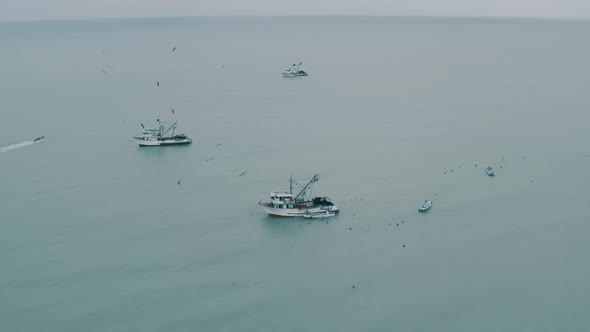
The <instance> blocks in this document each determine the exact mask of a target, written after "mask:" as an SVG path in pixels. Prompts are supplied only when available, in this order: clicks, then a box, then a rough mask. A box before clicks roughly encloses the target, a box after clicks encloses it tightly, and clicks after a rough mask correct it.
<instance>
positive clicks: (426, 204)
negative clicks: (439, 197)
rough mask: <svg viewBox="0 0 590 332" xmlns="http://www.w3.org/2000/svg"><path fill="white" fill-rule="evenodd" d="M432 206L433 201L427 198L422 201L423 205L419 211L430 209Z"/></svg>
mask: <svg viewBox="0 0 590 332" xmlns="http://www.w3.org/2000/svg"><path fill="white" fill-rule="evenodd" d="M431 206H432V201H430V200H426V201H424V202H423V203H422V205H420V207H419V208H418V211H420V212H425V211H428V209H430V207H431Z"/></svg>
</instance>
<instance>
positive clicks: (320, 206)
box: [258, 174, 338, 217]
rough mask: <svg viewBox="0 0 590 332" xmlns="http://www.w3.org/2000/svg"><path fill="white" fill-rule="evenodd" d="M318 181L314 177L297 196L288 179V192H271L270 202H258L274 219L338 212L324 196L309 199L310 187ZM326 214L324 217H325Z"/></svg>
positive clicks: (316, 177)
mask: <svg viewBox="0 0 590 332" xmlns="http://www.w3.org/2000/svg"><path fill="white" fill-rule="evenodd" d="M319 180H320V176H319V175H318V174H316V175H314V176H313V177H312V178H311V180H309V182H307V184H305V185H304V186H303V188H302V189H301V190H300V191H299V193H298V194H297V195H294V194H293V178H292V177H289V192H285V191H272V192H271V193H270V200H269V201H267V202H258V205H260V206H262V208H263V209H264V211H266V213H268V215H270V216H276V217H303V216H304V215H315V214H322V213H323V214H326V213H327V212H329V213H327V214H330V215H333V214H335V213H337V212H338V205H336V203H334V202H333V201H332V200H331V199H329V198H328V197H324V196H314V197H311V187H312V185H313V184H314V183H316V182H318V181H319ZM327 214H326V215H327Z"/></svg>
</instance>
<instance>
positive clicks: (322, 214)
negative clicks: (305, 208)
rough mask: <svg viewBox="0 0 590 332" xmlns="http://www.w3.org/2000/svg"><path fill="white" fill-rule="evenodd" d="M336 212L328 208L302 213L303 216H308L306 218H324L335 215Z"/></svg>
mask: <svg viewBox="0 0 590 332" xmlns="http://www.w3.org/2000/svg"><path fill="white" fill-rule="evenodd" d="M335 215H336V213H335V212H334V211H329V210H320V211H318V212H308V213H305V214H304V215H303V218H308V219H318V218H319V219H324V218H330V217H333V216H335Z"/></svg>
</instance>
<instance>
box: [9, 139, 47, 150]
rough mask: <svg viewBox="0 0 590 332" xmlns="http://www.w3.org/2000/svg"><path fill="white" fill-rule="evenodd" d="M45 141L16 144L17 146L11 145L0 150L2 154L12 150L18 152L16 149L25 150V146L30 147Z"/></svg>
mask: <svg viewBox="0 0 590 332" xmlns="http://www.w3.org/2000/svg"><path fill="white" fill-rule="evenodd" d="M42 141H43V140H40V141H37V142H35V141H25V142H20V143H16V144H10V145H7V146H3V147H1V148H0V152H7V151H10V150H16V149H20V148H24V147H25V146H29V145H33V144H35V143H39V142H42Z"/></svg>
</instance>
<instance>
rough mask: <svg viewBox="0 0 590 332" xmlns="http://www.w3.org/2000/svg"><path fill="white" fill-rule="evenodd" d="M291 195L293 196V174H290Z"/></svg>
mask: <svg viewBox="0 0 590 332" xmlns="http://www.w3.org/2000/svg"><path fill="white" fill-rule="evenodd" d="M289 194H291V195H293V174H289Z"/></svg>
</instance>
